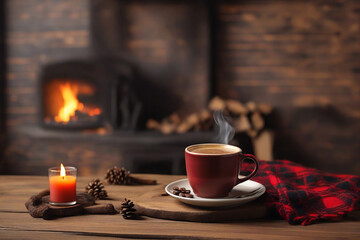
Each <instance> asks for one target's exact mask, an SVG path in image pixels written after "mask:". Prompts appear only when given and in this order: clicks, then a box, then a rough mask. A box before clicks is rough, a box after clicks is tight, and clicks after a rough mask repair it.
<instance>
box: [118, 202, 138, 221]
mask: <svg viewBox="0 0 360 240" xmlns="http://www.w3.org/2000/svg"><path fill="white" fill-rule="evenodd" d="M135 212H136V209H135V207H134V203H133V202H132V201H130V200H128V199H126V198H125V199H124V201H123V202H122V204H121V211H120V213H121V215H122V216H123V218H125V219H134V218H135V217H136V213H135Z"/></svg>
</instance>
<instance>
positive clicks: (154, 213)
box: [135, 185, 270, 222]
mask: <svg viewBox="0 0 360 240" xmlns="http://www.w3.org/2000/svg"><path fill="white" fill-rule="evenodd" d="M163 193H164V186H162V185H159V186H158V187H157V188H155V187H154V189H153V190H152V191H150V192H146V193H144V194H142V195H141V196H139V198H138V199H137V200H136V202H135V204H136V206H137V209H138V211H139V212H141V214H143V215H146V216H149V217H155V218H162V219H169V220H183V221H191V222H225V221H236V220H248V219H259V218H265V217H266V216H267V214H268V213H269V212H270V210H268V209H267V208H266V207H265V205H264V204H263V203H262V202H261V201H254V202H251V203H249V204H245V205H242V206H238V207H233V208H225V209H203V208H198V207H192V206H189V205H187V204H184V203H182V202H180V201H178V200H176V199H174V198H172V197H171V196H169V195H167V196H164V195H162V194H163Z"/></svg>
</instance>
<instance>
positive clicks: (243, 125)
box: [234, 114, 251, 132]
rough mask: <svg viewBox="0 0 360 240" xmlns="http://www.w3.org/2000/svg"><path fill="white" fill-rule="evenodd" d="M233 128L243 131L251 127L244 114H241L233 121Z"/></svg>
mask: <svg viewBox="0 0 360 240" xmlns="http://www.w3.org/2000/svg"><path fill="white" fill-rule="evenodd" d="M234 128H235V131H236V132H245V131H248V130H250V129H251V124H250V121H249V119H248V118H247V116H246V115H244V114H242V115H240V117H239V118H238V119H236V120H235V122H234Z"/></svg>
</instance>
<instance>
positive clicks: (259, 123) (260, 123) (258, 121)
mask: <svg viewBox="0 0 360 240" xmlns="http://www.w3.org/2000/svg"><path fill="white" fill-rule="evenodd" d="M251 124H252V125H253V127H254V129H255V130H258V131H259V130H261V129H263V128H264V126H265V121H264V119H263V117H262V116H261V114H260V113H259V112H254V113H253V114H252V115H251Z"/></svg>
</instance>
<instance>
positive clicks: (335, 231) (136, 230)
mask: <svg viewBox="0 0 360 240" xmlns="http://www.w3.org/2000/svg"><path fill="white" fill-rule="evenodd" d="M141 176H143V177H146V178H153V179H157V180H158V182H159V184H162V185H164V186H165V185H166V184H167V183H169V182H171V181H175V180H178V179H182V178H184V176H169V175H141ZM89 180H91V178H83V177H80V178H78V185H77V187H78V190H79V191H80V190H82V189H83V187H84V186H86V184H87V182H88V181H89ZM153 187H154V186H113V185H106V189H107V191H108V193H109V195H110V197H112V198H114V199H115V200H112V201H111V202H113V203H114V205H116V204H118V203H119V201H117V199H118V200H120V199H122V198H124V197H126V198H129V199H131V200H133V201H136V199H137V198H138V197H139V196H140V195H141V194H142V193H144V192H146V191H151V189H152V188H153ZM46 188H48V178H47V177H38V176H0V239H58V238H60V239H64V238H69V239H102V238H104V237H107V238H124V239H276V240H279V239H315V238H316V239H339V238H341V239H360V214H359V212H356V213H354V214H351V215H350V216H349V217H347V218H346V219H345V220H343V221H341V222H336V223H320V224H314V225H310V226H292V225H289V224H288V223H287V222H286V221H284V220H272V219H264V220H251V221H240V222H228V223H194V222H182V221H170V220H163V219H155V218H148V217H144V218H143V219H142V220H125V219H123V218H122V217H121V215H119V214H117V215H84V216H74V217H66V218H59V219H55V220H48V221H47V220H43V219H40V218H32V217H31V216H30V215H29V214H28V212H27V210H26V208H25V205H24V204H25V202H26V200H27V199H28V198H29V197H30V196H31V195H34V194H36V193H38V192H39V191H41V190H43V189H46Z"/></svg>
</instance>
